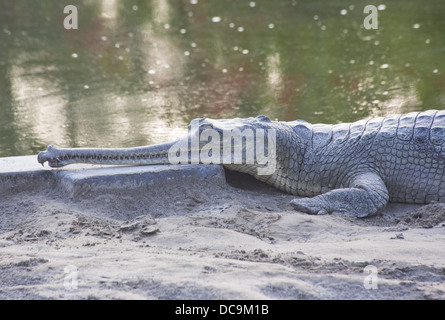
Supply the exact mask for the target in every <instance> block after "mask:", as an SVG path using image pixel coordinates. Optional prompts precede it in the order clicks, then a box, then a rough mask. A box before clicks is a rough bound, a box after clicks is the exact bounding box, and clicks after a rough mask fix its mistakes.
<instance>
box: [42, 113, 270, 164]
mask: <svg viewBox="0 0 445 320" xmlns="http://www.w3.org/2000/svg"><path fill="white" fill-rule="evenodd" d="M270 122H271V121H270V120H269V119H268V118H267V117H265V116H258V117H256V118H246V119H240V118H235V119H224V120H215V119H208V118H200V119H195V120H193V121H192V122H191V123H190V125H189V127H188V134H187V135H186V136H184V137H182V138H180V139H179V140H176V141H172V142H168V143H164V144H158V145H151V146H146V147H135V148H116V149H110V148H107V149H102V148H72V149H67V148H58V147H54V146H49V147H48V149H47V150H46V151H43V152H40V153H39V155H38V162H39V163H41V164H42V165H43V164H44V163H45V162H48V164H49V166H51V167H62V166H66V165H68V164H72V163H93V164H113V165H138V164H185V163H217V164H228V165H246V164H248V165H254V164H256V165H259V166H260V167H264V166H265V165H266V164H267V163H269V164H271V163H272V160H275V153H274V151H275V132H274V131H273V129H271V128H270V126H269V123H270Z"/></svg>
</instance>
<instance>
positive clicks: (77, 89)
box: [0, 0, 445, 156]
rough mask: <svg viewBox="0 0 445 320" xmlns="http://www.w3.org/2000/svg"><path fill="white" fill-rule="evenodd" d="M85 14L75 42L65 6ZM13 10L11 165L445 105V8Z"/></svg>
mask: <svg viewBox="0 0 445 320" xmlns="http://www.w3.org/2000/svg"><path fill="white" fill-rule="evenodd" d="M69 4H72V5H75V6H76V7H77V8H78V18H79V23H78V25H79V29H77V30H65V29H64V28H63V19H64V18H65V14H64V13H63V8H64V7H65V6H66V5H69ZM368 4H369V1H362V0H359V1H357V0H354V1H351V0H349V1H343V0H341V1H329V2H328V1H322V0H318V1H309V0H308V1H297V0H282V1H277V0H276V1H267V0H261V1H260V0H256V1H251V0H238V1H218V0H212V1H210V0H207V1H204V0H182V1H179V0H178V1H168V0H152V1H143V0H132V1H124V0H101V1H89V0H84V1H79V0H77V1H76V0H71V1H68V0H60V1H54V0H39V1H33V0H21V1H2V2H1V3H0V156H12V155H24V154H35V153H37V152H38V151H40V150H42V149H44V148H46V145H48V144H56V145H60V146H65V147H86V146H91V147H99V146H104V147H124V146H136V145H145V144H151V143H158V142H163V141H166V140H171V139H174V138H176V137H178V136H180V135H181V134H184V133H185V132H186V127H187V124H188V123H189V122H190V121H191V120H192V119H193V118H197V117H211V118H228V117H249V116H256V115H259V114H266V115H268V116H269V117H270V118H272V119H279V120H286V121H289V120H295V119H305V120H307V121H310V122H330V123H338V122H344V121H353V120H358V119H363V118H367V117H371V116H378V115H387V114H392V113H395V112H397V113H398V112H409V111H415V110H426V109H430V108H438V109H443V106H444V105H445V36H444V32H445V19H444V17H445V3H444V2H443V0H430V1H422V2H419V1H416V0H406V1H384V0H383V1H382V2H381V3H376V5H378V9H379V11H378V13H379V15H378V22H379V27H378V29H377V30H366V29H365V28H364V27H363V20H364V18H365V17H366V15H365V14H364V13H363V8H364V7H365V6H366V5H368Z"/></svg>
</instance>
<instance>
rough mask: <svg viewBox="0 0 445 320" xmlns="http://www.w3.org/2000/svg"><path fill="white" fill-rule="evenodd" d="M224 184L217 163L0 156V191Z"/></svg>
mask: <svg viewBox="0 0 445 320" xmlns="http://www.w3.org/2000/svg"><path fill="white" fill-rule="evenodd" d="M204 181H205V182H211V183H216V184H220V183H225V174H224V169H223V168H222V166H220V165H200V164H191V165H154V166H99V165H88V164H73V165H69V166H67V167H64V168H58V169H53V168H49V167H47V166H46V167H42V166H41V165H40V164H39V163H38V162H37V156H22V157H8V158H0V193H3V192H6V191H17V192H19V191H23V190H27V189H29V188H32V189H35V188H38V189H39V190H42V189H48V190H54V189H57V190H56V191H59V192H61V193H63V194H65V195H68V196H69V197H77V196H84V195H86V194H87V193H94V194H97V193H117V194H119V193H121V192H128V191H130V190H131V192H136V193H137V192H138V191H140V192H145V193H146V192H147V191H148V190H150V189H157V188H158V187H160V186H162V187H163V188H165V187H171V188H175V187H185V188H187V187H188V186H191V185H192V184H194V183H197V184H198V185H199V183H200V182H204Z"/></svg>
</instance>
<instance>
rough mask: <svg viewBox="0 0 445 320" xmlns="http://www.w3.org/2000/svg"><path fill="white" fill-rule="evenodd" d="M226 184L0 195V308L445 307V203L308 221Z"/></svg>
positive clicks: (285, 205) (261, 188)
mask: <svg viewBox="0 0 445 320" xmlns="http://www.w3.org/2000/svg"><path fill="white" fill-rule="evenodd" d="M227 180H228V183H229V184H226V183H223V182H221V183H216V184H215V183H196V182H194V183H190V184H188V185H187V186H186V187H180V188H172V187H171V186H170V187H169V188H167V187H166V188H164V189H163V188H155V189H154V190H149V192H147V193H146V194H144V195H135V194H132V193H131V190H127V191H122V192H119V193H103V194H94V193H89V192H85V193H82V194H81V195H77V196H75V197H67V196H64V195H61V194H60V193H59V192H57V191H56V190H54V191H48V190H47V189H45V190H46V191H39V190H38V189H39V188H35V187H33V186H29V188H24V189H19V190H18V189H14V190H9V191H6V192H4V193H3V194H1V195H0V298H1V299H444V298H445V205H442V204H433V205H428V206H408V205H399V204H391V205H390V206H389V207H388V208H387V210H386V211H385V212H384V213H383V214H382V215H380V216H376V217H372V218H367V219H355V218H352V217H344V216H336V215H326V216H310V215H306V214H302V213H299V212H296V211H294V210H292V208H291V207H290V205H289V201H290V200H291V199H292V198H293V196H290V195H287V194H283V193H281V192H279V191H276V190H274V189H272V188H270V187H268V186H265V185H262V184H259V183H257V182H255V181H253V180H252V179H249V178H247V177H245V176H243V175H233V174H230V175H228V176H227ZM368 269H369V270H371V271H372V273H369V272H368ZM373 288H374V289H373Z"/></svg>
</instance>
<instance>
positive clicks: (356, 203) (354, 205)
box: [290, 173, 389, 218]
mask: <svg viewBox="0 0 445 320" xmlns="http://www.w3.org/2000/svg"><path fill="white" fill-rule="evenodd" d="M388 199H389V194H388V190H387V188H386V186H385V183H384V182H383V180H382V179H381V178H380V176H379V175H377V174H375V173H362V174H360V175H357V176H356V177H354V178H353V179H352V180H351V182H350V185H349V188H343V189H335V190H332V191H329V192H327V193H325V194H322V195H319V196H315V197H313V198H302V199H294V200H292V201H291V202H290V204H291V205H292V206H293V207H294V208H295V209H296V210H298V211H302V212H305V213H309V214H328V213H340V214H346V215H352V216H356V217H359V218H362V217H367V216H372V215H374V214H376V213H378V212H379V211H380V210H382V209H384V208H385V206H386V204H387V203H388Z"/></svg>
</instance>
